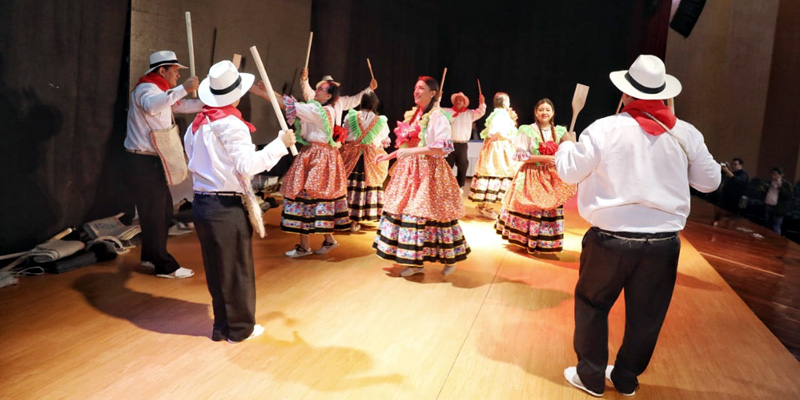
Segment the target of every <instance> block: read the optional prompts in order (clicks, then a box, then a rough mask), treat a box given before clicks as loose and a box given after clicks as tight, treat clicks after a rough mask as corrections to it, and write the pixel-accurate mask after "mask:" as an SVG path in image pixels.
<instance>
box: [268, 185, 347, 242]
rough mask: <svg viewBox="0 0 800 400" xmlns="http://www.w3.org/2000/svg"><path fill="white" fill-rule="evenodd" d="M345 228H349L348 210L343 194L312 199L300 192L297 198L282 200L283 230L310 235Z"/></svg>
mask: <svg viewBox="0 0 800 400" xmlns="http://www.w3.org/2000/svg"><path fill="white" fill-rule="evenodd" d="M347 229H350V212H349V209H348V207H347V199H346V198H345V196H342V197H339V198H338V199H333V200H325V199H312V198H310V197H308V196H307V195H306V193H305V192H301V193H300V195H299V196H298V197H297V198H294V199H288V198H284V200H283V212H282V213H281V230H283V231H284V232H291V233H299V234H302V235H311V234H326V233H333V231H343V230H347Z"/></svg>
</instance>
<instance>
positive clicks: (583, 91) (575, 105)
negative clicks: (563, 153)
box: [569, 83, 589, 132]
mask: <svg viewBox="0 0 800 400" xmlns="http://www.w3.org/2000/svg"><path fill="white" fill-rule="evenodd" d="M588 94H589V87H588V86H586V85H581V84H580V83H579V84H577V85H575V94H574V95H573V96H572V122H571V123H570V124H569V131H570V132H574V129H575V121H577V120H578V114H579V113H580V112H581V110H583V106H584V105H585V104H586V96H587V95H588Z"/></svg>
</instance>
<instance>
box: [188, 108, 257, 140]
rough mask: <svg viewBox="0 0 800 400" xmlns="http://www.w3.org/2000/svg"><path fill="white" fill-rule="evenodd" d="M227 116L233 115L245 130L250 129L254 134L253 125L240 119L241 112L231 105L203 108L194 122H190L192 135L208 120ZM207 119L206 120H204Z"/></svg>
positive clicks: (254, 128)
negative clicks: (245, 126) (244, 126)
mask: <svg viewBox="0 0 800 400" xmlns="http://www.w3.org/2000/svg"><path fill="white" fill-rule="evenodd" d="M229 115H233V116H234V117H236V118H239V119H240V120H241V121H242V122H244V124H245V125H247V128H248V129H250V132H255V131H256V127H255V126H253V124H251V123H249V122H247V121H245V120H244V119H243V118H242V112H241V111H239V109H238V108H236V107H234V106H233V105H231V104H228V105H227V106H224V107H211V106H203V110H202V111H200V112H199V113H197V116H196V117H194V121H192V134H195V133H197V130H198V129H200V127H201V126H203V124H206V123H208V120H211V121H212V122H213V121H216V120H218V119H222V118H225V117H227V116H229ZM206 117H208V119H206Z"/></svg>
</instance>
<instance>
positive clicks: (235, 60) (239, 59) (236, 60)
mask: <svg viewBox="0 0 800 400" xmlns="http://www.w3.org/2000/svg"><path fill="white" fill-rule="evenodd" d="M231 61H232V62H233V65H234V66H236V69H239V66H240V65H242V55H241V54H234V55H233V59H232V60H231Z"/></svg>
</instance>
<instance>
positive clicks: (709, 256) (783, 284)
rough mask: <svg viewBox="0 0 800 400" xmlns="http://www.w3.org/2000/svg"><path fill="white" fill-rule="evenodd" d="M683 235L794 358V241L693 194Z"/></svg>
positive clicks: (797, 288)
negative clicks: (690, 210) (690, 209)
mask: <svg viewBox="0 0 800 400" xmlns="http://www.w3.org/2000/svg"><path fill="white" fill-rule="evenodd" d="M683 235H684V237H685V238H686V239H688V240H689V241H690V242H691V243H692V245H693V246H694V247H695V248H696V249H697V251H698V252H699V253H700V254H701V255H702V256H703V257H704V258H705V259H706V261H708V263H709V264H711V266H713V267H714V269H716V270H717V272H718V273H719V274H720V275H721V276H722V277H723V278H724V279H725V281H726V282H727V283H728V285H730V286H731V288H733V290H734V291H735V292H736V293H737V294H738V295H739V296H740V297H741V298H742V300H744V302H745V303H746V304H747V305H748V307H750V309H751V310H753V312H755V314H756V315H757V316H758V318H759V319H761V321H762V322H764V324H765V325H766V326H767V328H769V330H770V331H772V333H773V334H775V336H776V337H777V338H778V339H779V340H780V341H781V342H782V343H783V344H784V345H785V346H786V348H787V349H789V351H791V352H792V354H794V356H795V358H797V359H798V360H800V245H798V244H797V243H794V242H792V241H791V240H788V239H786V238H784V237H781V236H780V235H778V234H776V233H774V232H772V231H771V230H769V229H767V228H765V227H763V226H761V225H758V224H756V223H753V222H751V221H749V220H747V219H745V218H742V217H740V216H738V215H736V214H733V213H730V212H727V211H725V210H723V209H721V208H719V207H716V206H714V205H712V204H710V203H708V202H706V201H703V200H701V199H697V198H695V199H693V202H692V213H691V216H690V218H689V221H688V222H687V225H686V230H684V232H683Z"/></svg>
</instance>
